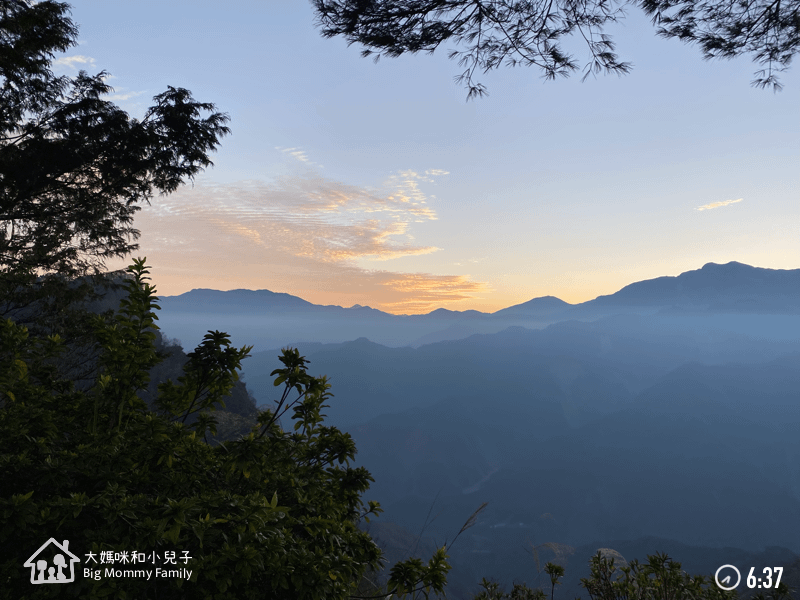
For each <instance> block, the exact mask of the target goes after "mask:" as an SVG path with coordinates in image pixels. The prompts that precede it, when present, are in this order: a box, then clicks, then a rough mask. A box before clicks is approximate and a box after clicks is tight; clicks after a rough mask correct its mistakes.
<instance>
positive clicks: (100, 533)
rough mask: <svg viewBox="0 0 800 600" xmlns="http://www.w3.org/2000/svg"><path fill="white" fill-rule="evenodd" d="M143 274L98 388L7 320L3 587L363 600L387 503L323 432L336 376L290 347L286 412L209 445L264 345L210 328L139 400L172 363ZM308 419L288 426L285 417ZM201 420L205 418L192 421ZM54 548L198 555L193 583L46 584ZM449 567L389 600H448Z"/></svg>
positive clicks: (95, 593) (116, 328)
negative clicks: (30, 565) (414, 597)
mask: <svg viewBox="0 0 800 600" xmlns="http://www.w3.org/2000/svg"><path fill="white" fill-rule="evenodd" d="M129 270H130V273H131V275H132V278H131V279H129V280H128V281H127V282H126V287H127V289H128V291H129V296H128V298H127V299H126V300H125V301H124V302H123V303H122V306H121V310H120V311H119V312H118V313H116V314H115V315H114V318H113V319H111V320H110V321H109V320H108V319H104V318H102V317H100V316H98V317H97V318H96V320H95V327H96V328H97V336H98V339H100V340H101V343H102V354H101V359H100V360H101V365H102V368H101V370H100V373H99V376H98V378H97V380H96V381H95V384H94V385H93V386H92V387H91V388H90V389H88V390H76V389H75V386H74V385H73V383H72V382H71V381H69V380H67V379H64V378H63V376H62V374H61V373H59V371H58V369H57V367H56V366H55V365H54V364H53V362H52V360H51V359H52V358H53V357H54V356H55V355H56V354H57V353H58V352H59V350H60V349H62V348H63V343H62V340H61V339H59V338H58V337H57V336H51V337H49V338H46V339H42V338H33V337H32V336H29V334H28V332H27V330H26V328H24V327H22V326H19V325H17V324H15V323H14V322H13V321H11V320H10V319H5V320H3V321H1V322H0V349H2V350H0V481H2V482H3V486H2V489H0V519H1V520H2V522H3V524H4V526H3V527H2V528H0V588H2V589H3V590H5V591H7V592H8V593H9V594H10V595H11V597H14V598H19V599H28V598H30V599H34V598H51V597H55V596H56V595H59V596H69V597H80V598H87V599H93V598H102V597H109V596H113V597H115V598H121V599H132V598H136V599H137V600H138V599H145V598H158V599H160V600H163V599H165V598H200V599H209V600H210V599H212V598H213V599H214V600H222V599H231V600H234V599H236V600H242V599H247V598H263V597H268V598H274V599H276V600H279V599H281V598H286V599H289V598H292V599H309V600H312V599H313V600H316V599H319V598H347V597H348V596H349V595H350V594H351V593H352V592H354V591H355V590H356V589H357V586H358V584H359V582H360V581H361V578H362V576H363V575H364V573H365V572H366V571H367V570H368V569H373V570H376V569H379V568H380V566H381V565H380V558H381V552H380V549H379V548H378V547H377V546H376V545H375V543H374V542H373V541H372V540H371V538H370V537H369V535H368V534H367V533H366V532H363V531H361V530H360V529H359V528H358V522H359V520H360V519H362V518H368V515H370V514H377V513H379V512H380V507H379V506H378V505H377V503H374V502H368V503H367V504H366V505H365V504H364V503H363V502H362V500H361V494H362V493H363V492H365V491H366V490H367V489H368V487H369V482H370V481H372V478H371V476H370V475H369V473H368V472H367V471H366V470H365V469H364V468H361V467H359V468H354V467H351V466H350V462H351V461H352V460H353V458H354V456H355V452H356V448H355V444H354V442H353V440H352V438H351V437H350V435H349V434H347V433H342V432H341V431H339V430H337V429H335V428H332V427H327V426H325V425H324V424H323V417H324V415H323V414H322V411H323V409H324V408H325V406H327V405H326V404H325V402H326V400H327V399H328V398H329V397H330V396H331V394H330V392H329V391H328V390H329V388H330V385H329V384H328V383H327V381H326V378H325V377H321V378H316V377H312V376H310V375H309V374H308V373H307V361H306V360H305V359H304V358H303V357H301V356H300V355H299V352H298V351H297V350H290V349H285V350H284V351H283V353H282V356H280V357H279V359H280V361H281V363H283V367H282V368H280V369H276V370H275V371H273V373H272V375H274V376H276V379H275V385H276V386H283V395H282V398H281V400H280V401H278V402H277V403H276V406H275V407H274V409H272V410H265V411H263V412H262V413H261V414H260V415H259V417H258V422H257V424H256V425H255V426H254V428H253V429H252V431H251V432H250V433H249V434H248V435H247V436H245V437H242V438H241V439H238V440H235V441H230V442H227V443H223V444H220V445H217V446H212V445H210V444H208V443H207V440H206V434H207V432H211V433H213V432H214V431H215V427H216V423H215V419H214V417H213V414H212V413H211V411H213V410H214V408H215V407H216V406H219V405H220V404H221V398H222V397H223V396H224V395H225V394H227V393H228V392H229V390H230V388H231V386H232V385H233V384H234V382H235V381H236V379H237V372H238V370H239V368H240V363H241V360H242V359H243V358H245V357H246V356H247V355H248V352H249V351H250V348H249V347H243V348H240V349H235V348H232V347H231V346H230V341H229V339H228V336H227V335H226V334H224V333H220V332H217V331H213V332H209V333H208V334H207V335H206V336H205V339H204V341H203V342H202V343H201V344H200V345H199V346H198V347H197V349H196V350H195V351H194V352H192V353H190V354H189V355H188V356H189V358H190V361H189V362H188V363H187V364H186V366H185V367H184V375H183V376H181V377H180V378H178V381H177V382H173V381H168V382H165V383H162V384H160V385H159V396H158V399H157V402H156V405H157V410H156V411H151V410H149V409H148V408H147V406H146V405H145V403H144V402H143V401H142V400H141V399H140V398H139V396H138V392H140V391H141V390H143V389H144V388H145V387H146V386H147V383H148V377H149V376H148V372H149V369H150V368H151V367H152V365H154V364H156V363H157V362H158V359H159V357H158V356H157V355H156V352H155V349H154V346H153V341H154V339H155V332H154V331H155V329H157V326H156V324H155V320H156V316H155V314H154V312H153V309H155V308H157V305H156V304H155V301H156V300H157V298H155V296H154V293H155V289H154V288H152V287H151V286H150V285H149V284H148V283H146V280H147V279H148V278H147V277H146V274H147V270H146V267H145V265H144V261H143V260H137V261H136V262H135V264H134V265H133V266H132V267H130V269H129ZM293 396H294V397H293ZM222 405H223V406H224V403H222ZM290 410H291V411H292V414H291V421H292V424H293V425H292V427H291V428H290V430H289V431H284V430H283V429H282V427H281V426H280V421H279V418H280V416H281V415H283V414H285V413H286V412H287V411H290ZM191 414H196V415H197V416H198V418H197V419H195V420H194V422H193V423H191V424H187V417H188V416H189V415H191ZM50 537H55V538H56V539H59V540H61V539H67V540H69V541H70V549H71V551H72V552H74V553H76V554H77V555H78V556H80V557H83V556H87V558H86V560H87V561H88V560H90V559H89V558H88V554H89V553H93V554H94V555H96V556H100V555H101V553H103V552H106V553H108V552H112V553H119V554H121V553H123V552H126V553H131V552H146V553H150V552H156V553H158V554H160V555H164V553H165V552H170V551H177V553H178V556H181V553H182V552H187V554H188V556H190V557H191V560H190V561H189V562H188V563H187V565H186V567H187V568H188V569H191V570H192V576H191V579H190V580H188V581H186V580H183V579H180V578H177V579H161V580H155V579H154V580H150V581H148V580H146V579H143V578H138V579H125V580H122V581H121V580H119V579H115V578H111V577H106V576H102V577H99V578H98V579H94V578H84V577H78V578H76V581H75V582H74V583H70V584H69V585H64V586H47V585H45V586H41V585H40V586H34V585H31V583H30V581H29V576H30V573H29V570H28V569H27V568H25V567H24V566H23V563H24V561H25V559H26V558H27V557H28V556H29V555H30V554H32V553H33V551H34V550H36V548H37V547H38V546H39V545H40V544H41V543H42V542H44V541H46V540H47V539H49V538H50ZM446 559H447V556H446V553H445V549H444V548H441V549H440V550H439V551H438V552H437V553H435V555H434V556H433V557H432V558H431V560H430V561H429V562H428V564H427V565H423V564H422V562H421V561H420V560H419V559H410V560H409V561H406V562H405V563H401V564H398V565H395V567H394V568H393V569H392V573H391V577H390V579H389V584H388V587H387V589H386V590H383V591H382V595H383V597H385V596H386V594H387V593H391V592H396V593H398V594H399V595H404V594H408V593H411V592H412V591H423V592H427V591H432V592H441V591H443V589H444V586H445V584H446V573H447V570H448V569H449V565H448V564H447V560H446ZM79 566H81V567H84V568H85V567H89V568H97V567H100V566H102V565H87V564H85V563H84V564H82V565H79ZM104 566H108V565H104ZM117 568H122V567H119V566H117ZM426 595H427V593H426Z"/></svg>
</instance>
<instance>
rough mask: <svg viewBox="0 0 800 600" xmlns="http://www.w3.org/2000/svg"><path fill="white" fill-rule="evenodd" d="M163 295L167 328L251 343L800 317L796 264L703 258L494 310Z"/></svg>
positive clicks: (181, 334) (248, 294)
mask: <svg viewBox="0 0 800 600" xmlns="http://www.w3.org/2000/svg"><path fill="white" fill-rule="evenodd" d="M160 304H161V307H162V309H163V310H162V312H161V313H160V318H161V321H162V326H163V327H164V329H166V330H167V331H168V333H169V335H172V336H173V337H177V338H178V339H180V340H181V341H182V342H184V343H185V344H187V345H189V346H194V345H196V344H197V343H198V342H199V341H200V340H201V339H202V336H203V334H204V333H205V331H206V329H212V328H213V329H219V330H223V331H227V332H228V333H230V334H231V335H232V336H233V337H234V339H235V341H237V342H238V343H247V344H252V345H254V346H255V347H256V349H266V348H272V347H279V346H282V345H286V344H294V343H300V342H312V341H313V342H343V341H346V340H352V339H355V338H358V337H367V338H368V339H370V340H372V341H374V342H378V343H381V344H384V345H388V346H412V347H418V346H421V345H423V344H429V343H435V342H439V341H444V340H453V339H462V338H465V337H468V336H470V335H474V334H478V333H496V332H498V331H501V330H503V329H505V328H506V327H509V326H524V327H535V328H541V327H544V326H546V325H548V324H551V323H556V322H559V321H566V320H570V319H575V320H582V321H587V320H595V319H598V318H602V317H607V316H611V315H614V314H620V313H622V314H638V315H654V314H659V315H664V316H675V317H691V316H708V315H710V314H716V315H728V316H729V317H730V316H735V315H737V314H750V315H797V316H800V269H793V270H776V269H763V268H758V267H751V266H749V265H744V264H742V263H738V262H729V263H727V264H724V265H720V264H716V263H708V264H706V265H704V266H703V267H702V268H701V269H698V270H695V271H687V272H686V273H682V274H680V275H678V276H677V277H658V278H656V279H649V280H646V281H639V282H636V283H632V284H630V285H628V286H626V287H624V288H622V289H621V290H619V291H618V292H616V293H614V294H611V295H608V296H600V297H598V298H595V299H594V300H589V301H587V302H582V303H580V304H574V305H573V304H569V303H567V302H564V301H563V300H560V299H559V298H556V297H553V296H544V297H541V298H533V299H532V300H529V301H527V302H524V303H522V304H517V305H515V306H510V307H508V308H504V309H502V310H498V311H496V312H494V313H483V312H480V311H475V310H466V311H454V310H448V309H444V308H439V309H437V310H434V311H432V312H430V313H428V314H424V315H393V314H389V313H386V312H383V311H380V310H377V309H373V308H369V307H365V306H360V305H355V306H352V307H350V308H343V307H341V306H332V305H327V306H322V305H318V304H312V303H311V302H308V301H306V300H303V299H302V298H298V297H297V296H292V295H291V294H285V293H278V292H272V291H270V290H242V289H239V290H230V291H218V290H211V289H195V290H192V291H190V292H186V293H184V294H180V295H178V296H163V297H161V298H160ZM730 320H731V319H730V318H729V319H728V321H730ZM759 327H760V325H759ZM767 327H768V328H769V325H767Z"/></svg>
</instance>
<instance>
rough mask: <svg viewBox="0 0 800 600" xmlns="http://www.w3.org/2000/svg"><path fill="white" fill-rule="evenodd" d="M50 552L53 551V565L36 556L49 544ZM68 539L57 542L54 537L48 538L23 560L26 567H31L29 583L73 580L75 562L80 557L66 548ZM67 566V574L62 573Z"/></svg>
mask: <svg viewBox="0 0 800 600" xmlns="http://www.w3.org/2000/svg"><path fill="white" fill-rule="evenodd" d="M51 544H52V545H53V546H52V547H51V548H50V552H52V553H54V554H55V555H54V556H53V565H52V566H50V565H49V564H48V562H47V560H46V559H44V558H37V557H38V556H39V554H41V553H42V551H43V550H44V549H45V548H47V547H48V546H50V545H51ZM68 547H69V540H64V543H63V544H59V543H58V542H57V541H55V539H53V538H50V539H49V540H47V541H46V542H45V543H44V544H42V545H41V547H40V548H39V549H38V550H37V551H36V552H34V553H33V555H31V557H30V558H29V559H28V560H27V561H26V562H25V565H24V566H26V567H30V568H31V583H33V584H39V583H69V582H70V581H75V564H74V563H76V562H81V559H80V558H78V557H77V556H75V555H74V554H73V553H72V552H70V551H69V550H68ZM67 566H69V575H67V574H66V573H64V569H66V568H67Z"/></svg>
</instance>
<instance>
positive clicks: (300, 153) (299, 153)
mask: <svg viewBox="0 0 800 600" xmlns="http://www.w3.org/2000/svg"><path fill="white" fill-rule="evenodd" d="M275 149H276V150H279V151H280V152H283V153H284V154H286V155H287V156H291V157H292V158H294V159H295V160H298V161H300V162H301V163H304V164H306V165H307V166H315V167H320V168H322V169H324V168H325V167H324V166H323V165H320V164H318V163H313V162H311V159H309V158H308V155H307V154H306V153H305V150H302V149H301V148H282V147H281V146H275Z"/></svg>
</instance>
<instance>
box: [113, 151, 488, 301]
mask: <svg viewBox="0 0 800 600" xmlns="http://www.w3.org/2000/svg"><path fill="white" fill-rule="evenodd" d="M290 150H291V153H289V154H291V155H292V156H293V157H294V158H297V159H298V160H300V161H303V162H305V161H304V159H305V158H306V157H305V154H304V153H302V151H300V150H297V149H294V148H292V149H290ZM298 153H299V154H298ZM300 156H302V157H303V158H299V157H300ZM304 166H305V168H306V172H305V173H304V174H302V175H292V176H286V177H283V178H280V179H278V180H276V181H275V182H271V183H266V182H263V181H244V182H237V183H232V184H224V185H221V184H212V183H204V182H202V181H198V183H196V184H195V186H194V187H184V188H181V189H179V190H178V191H177V192H175V193H174V194H172V195H170V196H167V197H159V198H155V199H154V200H153V201H152V205H151V206H146V207H144V209H143V210H142V211H141V212H139V213H138V214H137V217H136V223H135V225H136V227H137V228H138V229H140V230H141V232H142V236H141V238H140V239H139V244H140V251H139V252H138V253H137V254H138V255H143V256H147V258H148V264H151V265H153V276H154V281H155V282H156V283H157V284H158V293H159V294H161V295H175V294H180V293H183V292H185V291H188V290H190V289H192V288H199V287H206V288H216V289H235V288H250V289H264V288H266V289H270V290H273V291H279V292H288V293H290V294H295V295H298V296H300V297H302V298H305V299H306V300H308V301H310V302H314V303H318V304H340V305H343V306H351V305H353V304H362V305H369V306H372V307H373V308H379V309H381V310H386V311H387V312H400V313H406V314H413V313H418V312H428V311H430V310H433V309H435V308H439V307H441V306H443V305H445V304H448V303H451V304H452V303H456V305H457V304H458V303H459V302H460V301H462V300H470V299H474V298H475V294H476V293H481V292H484V291H487V290H488V286H487V285H486V284H485V283H481V282H475V281H471V280H470V278H469V277H468V276H466V275H434V274H428V273H396V272H391V271H388V270H370V269H365V268H362V267H359V266H356V264H355V261H356V260H361V261H363V260H370V261H382V262H385V261H389V260H392V259H394V258H399V257H406V256H418V255H424V254H430V253H432V252H436V251H437V250H439V248H437V247H435V246H429V245H420V244H417V243H415V242H414V238H413V236H412V235H411V229H412V227H413V223H418V222H423V221H430V220H436V219H437V216H436V212H435V211H434V210H433V209H432V208H431V207H430V206H428V205H427V197H426V195H425V194H424V193H423V192H422V190H421V189H420V185H419V184H420V183H421V182H433V179H432V177H433V176H438V175H441V174H445V173H444V172H441V171H427V172H426V173H425V174H423V175H418V174H417V173H415V172H413V171H404V172H400V173H399V174H397V175H394V176H392V177H390V178H389V179H388V180H387V182H386V184H385V187H386V190H384V191H379V190H373V189H367V188H362V187H358V186H353V185H348V184H344V183H342V182H338V181H334V180H331V179H328V178H325V177H322V176H320V175H319V174H318V173H316V172H314V171H312V170H311V169H310V168H309V167H308V166H307V165H304ZM362 264H363V263H362ZM120 266H122V265H117V266H114V267H113V268H120ZM453 307H454V308H455V307H456V306H453Z"/></svg>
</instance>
